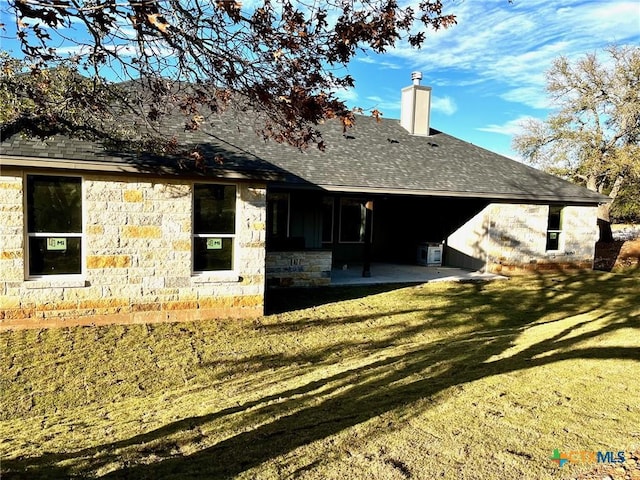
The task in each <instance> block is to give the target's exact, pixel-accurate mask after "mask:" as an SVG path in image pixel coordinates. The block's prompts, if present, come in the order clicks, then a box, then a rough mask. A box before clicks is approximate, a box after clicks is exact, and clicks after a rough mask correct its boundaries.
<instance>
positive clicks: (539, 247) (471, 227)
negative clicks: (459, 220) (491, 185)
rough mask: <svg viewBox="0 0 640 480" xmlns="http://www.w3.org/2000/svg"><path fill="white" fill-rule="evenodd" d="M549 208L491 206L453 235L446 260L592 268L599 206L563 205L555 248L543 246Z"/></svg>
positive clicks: (505, 267)
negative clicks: (557, 247)
mask: <svg viewBox="0 0 640 480" xmlns="http://www.w3.org/2000/svg"><path fill="white" fill-rule="evenodd" d="M548 212H549V207H548V205H523V204H491V205H488V206H487V207H485V208H484V209H483V210H482V211H481V212H479V213H478V214H477V215H475V216H474V217H473V218H472V219H470V220H469V221H468V222H467V223H465V224H464V225H463V226H462V227H460V228H459V229H458V230H457V231H456V232H454V233H453V234H451V235H450V236H449V238H448V239H447V252H446V255H447V263H450V264H451V263H452V264H453V265H455V266H460V267H469V268H475V269H480V268H486V269H487V270H489V271H492V272H512V271H522V270H544V269H559V268H592V267H593V259H594V252H595V242H596V240H597V238H598V228H597V222H596V220H597V216H596V215H597V209H596V207H584V206H566V207H564V209H563V213H562V233H561V241H560V248H559V250H557V251H546V250H545V249H546V238H547V237H546V235H547V221H548ZM452 260H453V261H452Z"/></svg>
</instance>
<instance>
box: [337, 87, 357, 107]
mask: <svg viewBox="0 0 640 480" xmlns="http://www.w3.org/2000/svg"><path fill="white" fill-rule="evenodd" d="M335 94H336V97H338V99H340V100H342V101H343V102H347V103H354V102H357V101H358V92H356V90H355V88H341V89H337V90H335Z"/></svg>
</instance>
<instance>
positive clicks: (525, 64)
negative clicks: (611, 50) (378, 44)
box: [387, 0, 640, 109]
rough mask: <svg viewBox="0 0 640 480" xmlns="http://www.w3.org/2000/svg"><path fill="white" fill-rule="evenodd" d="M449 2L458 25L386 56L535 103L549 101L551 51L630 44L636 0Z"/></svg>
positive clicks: (638, 13) (576, 53)
mask: <svg viewBox="0 0 640 480" xmlns="http://www.w3.org/2000/svg"><path fill="white" fill-rule="evenodd" d="M451 9H452V11H453V13H454V14H456V16H457V18H458V24H457V25H455V26H453V27H451V28H449V29H446V30H442V31H438V32H428V33H427V40H426V42H425V45H424V47H423V49H422V50H415V49H413V48H411V47H410V46H409V45H408V44H406V43H402V44H400V45H399V46H398V47H397V48H395V49H392V50H390V51H389V52H388V56H387V57H388V58H391V59H393V58H394V57H398V58H401V59H402V60H404V61H405V62H408V64H409V65H408V67H407V68H411V69H417V70H421V71H423V72H424V73H425V75H426V76H431V77H433V78H437V77H439V76H450V77H451V76H453V75H452V72H456V75H455V77H457V78H459V79H460V82H459V83H456V84H455V86H458V87H462V86H466V85H469V84H473V83H474V82H476V81H483V82H484V83H485V85H486V86H487V88H490V89H492V90H494V92H500V93H501V97H502V98H503V99H505V100H508V101H511V102H516V103H521V104H524V105H527V106H529V107H533V108H538V109H540V108H548V107H549V105H548V104H547V103H546V102H545V98H546V92H545V91H544V85H545V72H546V71H547V70H549V68H550V67H551V65H552V62H553V60H554V59H555V58H557V57H558V56H560V55H564V56H566V57H568V58H569V59H576V58H578V57H580V56H582V55H584V54H585V53H588V52H593V51H596V50H599V49H602V47H603V46H605V45H607V44H612V43H625V42H630V43H634V44H637V39H638V35H639V34H640V28H639V27H640V24H639V19H640V3H638V2H633V1H631V2H630V1H622V0H611V1H607V2H593V1H588V0H555V1H553V2H549V1H546V0H522V1H519V2H515V3H513V4H509V3H508V2H507V1H506V0H486V1H482V2H456V3H455V4H454V5H453V6H452V8H451ZM392 61H393V60H392ZM449 84H450V83H449Z"/></svg>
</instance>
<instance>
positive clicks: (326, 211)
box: [322, 197, 333, 243]
mask: <svg viewBox="0 0 640 480" xmlns="http://www.w3.org/2000/svg"><path fill="white" fill-rule="evenodd" d="M332 242H333V198H332V197H323V198H322V243H332Z"/></svg>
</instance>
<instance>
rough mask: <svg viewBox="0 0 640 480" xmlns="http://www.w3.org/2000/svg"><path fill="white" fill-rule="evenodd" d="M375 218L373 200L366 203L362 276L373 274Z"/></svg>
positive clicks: (367, 276)
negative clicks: (372, 248)
mask: <svg viewBox="0 0 640 480" xmlns="http://www.w3.org/2000/svg"><path fill="white" fill-rule="evenodd" d="M372 220H373V200H369V201H368V202H367V203H366V204H365V217H364V258H363V264H362V276H363V277H365V278H369V277H370V276H371V224H372Z"/></svg>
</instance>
